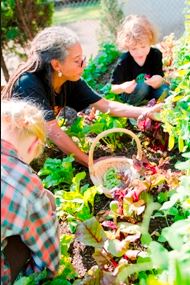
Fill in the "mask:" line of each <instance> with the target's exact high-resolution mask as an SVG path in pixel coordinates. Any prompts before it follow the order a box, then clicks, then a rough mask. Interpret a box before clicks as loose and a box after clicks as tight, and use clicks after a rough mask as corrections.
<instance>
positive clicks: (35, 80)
mask: <svg viewBox="0 0 190 285" xmlns="http://www.w3.org/2000/svg"><path fill="white" fill-rule="evenodd" d="M84 67H85V58H83V53H82V48H81V45H80V42H79V39H78V37H77V36H76V34H75V33H74V32H73V31H71V30H70V29H67V28H65V27H59V26H58V27H48V28H45V29H44V30H42V31H41V32H40V33H39V34H37V35H36V37H35V38H34V40H33V41H32V42H31V49H30V53H29V56H28V60H27V61H26V62H25V63H23V64H22V65H21V66H20V67H19V68H18V70H17V71H16V73H15V74H13V76H12V77H11V78H10V80H9V82H8V84H7V86H5V88H4V90H3V97H12V96H13V97H15V96H19V97H20V98H27V100H32V101H34V102H35V103H37V104H38V105H40V107H41V108H42V109H43V110H44V111H45V120H46V127H47V132H48V137H49V138H50V139H51V140H52V141H53V142H54V143H55V144H56V145H57V146H58V147H59V148H60V149H61V150H62V151H63V152H65V153H66V154H71V153H72V154H74V156H75V159H76V160H77V161H78V162H79V163H81V164H83V165H85V166H88V155H86V154H85V153H83V152H82V151H81V150H80V149H79V148H78V146H77V145H76V144H75V143H74V142H73V141H72V139H71V138H70V137H69V136H68V135H67V134H66V133H65V132H64V131H62V130H61V128H60V127H59V125H58V123H57V121H56V116H57V115H58V113H59V112H60V110H61V108H63V107H65V106H69V107H71V108H73V109H75V110H76V111H77V112H79V111H82V110H83V109H85V108H87V107H88V106H90V107H94V108H95V109H98V110H100V111H101V112H103V113H105V112H109V113H110V115H113V116H117V117H128V118H138V117H139V116H140V115H142V114H144V113H147V114H148V116H149V117H150V118H154V115H155V111H156V112H157V111H159V110H160V106H155V107H151V108H148V107H134V106H129V105H126V104H122V103H119V102H114V101H109V100H106V99H105V98H102V97H101V96H100V95H99V94H98V93H96V92H95V91H94V90H93V89H91V88H90V87H89V86H88V85H87V83H86V82H85V81H84V80H83V79H82V78H81V76H82V73H83V70H84Z"/></svg>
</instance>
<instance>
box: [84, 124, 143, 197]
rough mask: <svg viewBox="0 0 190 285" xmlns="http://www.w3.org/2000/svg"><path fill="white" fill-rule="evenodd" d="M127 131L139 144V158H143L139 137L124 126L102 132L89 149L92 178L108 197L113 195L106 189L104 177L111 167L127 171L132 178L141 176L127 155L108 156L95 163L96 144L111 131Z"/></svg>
mask: <svg viewBox="0 0 190 285" xmlns="http://www.w3.org/2000/svg"><path fill="white" fill-rule="evenodd" d="M116 132H118V133H125V134H128V135H130V136H131V137H132V138H133V139H134V140H135V142H136V144H137V159H141V158H142V148H141V144H140V140H139V138H138V137H137V136H136V135H135V134H134V133H133V132H132V131H129V130H126V129H123V128H113V129H110V130H106V131H104V132H102V133H100V134H99V135H98V136H97V137H96V138H95V140H94V141H93V143H92V145H91V147H90V151H89V172H90V178H91V180H92V182H93V184H94V185H96V186H101V189H102V190H103V192H104V194H105V195H106V196H107V197H112V194H111V191H110V190H108V189H106V188H105V187H104V186H103V177H104V174H105V173H106V171H107V170H108V169H109V168H115V169H116V170H117V171H119V172H121V171H125V172H126V171H127V172H128V176H129V177H130V178H131V179H134V178H137V177H139V174H138V172H137V171H136V169H134V167H133V161H132V159H129V158H127V157H125V156H115V157H106V158H105V159H103V158H102V159H101V160H99V161H97V162H96V163H94V159H93V155H94V149H95V147H96V144H97V143H98V142H99V140H100V139H101V138H103V137H105V136H106V135H108V134H111V133H116Z"/></svg>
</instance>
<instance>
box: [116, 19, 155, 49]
mask: <svg viewBox="0 0 190 285" xmlns="http://www.w3.org/2000/svg"><path fill="white" fill-rule="evenodd" d="M157 37H158V31H157V30H156V28H155V27H154V26H153V24H152V23H150V22H149V20H148V19H147V18H146V17H145V16H139V15H130V16H127V17H126V18H125V20H124V21H123V23H122V24H121V26H120V28H119V30H118V33H117V40H116V42H117V44H118V47H119V49H121V50H128V48H129V47H130V46H131V45H136V44H137V43H142V42H145V41H146V42H147V41H148V42H149V43H150V45H152V44H155V43H156V41H157Z"/></svg>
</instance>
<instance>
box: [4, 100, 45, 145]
mask: <svg viewBox="0 0 190 285" xmlns="http://www.w3.org/2000/svg"><path fill="white" fill-rule="evenodd" d="M1 122H2V123H5V124H6V125H7V127H8V128H7V129H8V130H9V129H10V131H11V130H13V131H15V132H16V134H18V138H19V139H20V140H21V142H22V138H26V137H27V136H31V135H34V136H36V137H37V138H38V139H39V140H40V141H41V143H42V145H44V144H45V141H46V131H45V120H44V118H43V112H42V111H41V110H40V109H39V108H38V107H37V106H36V105H34V104H33V103H29V102H26V101H24V100H16V99H9V100H2V101H1Z"/></svg>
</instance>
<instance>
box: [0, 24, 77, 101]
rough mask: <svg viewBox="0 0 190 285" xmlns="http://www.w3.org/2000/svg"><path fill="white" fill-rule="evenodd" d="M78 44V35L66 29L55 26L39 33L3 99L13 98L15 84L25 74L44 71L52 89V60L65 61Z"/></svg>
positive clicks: (4, 90) (9, 83)
mask: <svg viewBox="0 0 190 285" xmlns="http://www.w3.org/2000/svg"><path fill="white" fill-rule="evenodd" d="M78 42H79V39H78V37H77V35H76V34H75V33H74V32H73V31H72V30H70V29H68V28H66V27H61V26H53V27H48V28H45V29H44V30H42V31H41V32H39V33H38V34H37V35H36V36H35V38H34V39H33V41H32V42H31V44H30V50H29V54H28V59H27V61H26V62H24V63H23V64H21V65H20V66H19V68H18V69H17V70H16V72H15V73H14V74H13V75H12V77H11V78H10V79H9V82H8V83H7V85H6V86H5V88H4V89H3V91H2V97H3V98H10V97H11V95H12V89H13V86H14V84H15V82H16V81H17V79H18V78H19V77H20V76H21V75H22V74H23V73H24V72H31V73H33V72H35V71H38V70H42V69H43V70H44V72H45V73H46V77H47V78H48V81H49V85H50V87H51V76H52V71H53V70H52V66H51V60H52V59H57V60H60V61H63V60H64V59H65V57H66V56H67V54H68V49H69V48H70V47H72V46H73V45H74V44H76V43H78Z"/></svg>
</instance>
